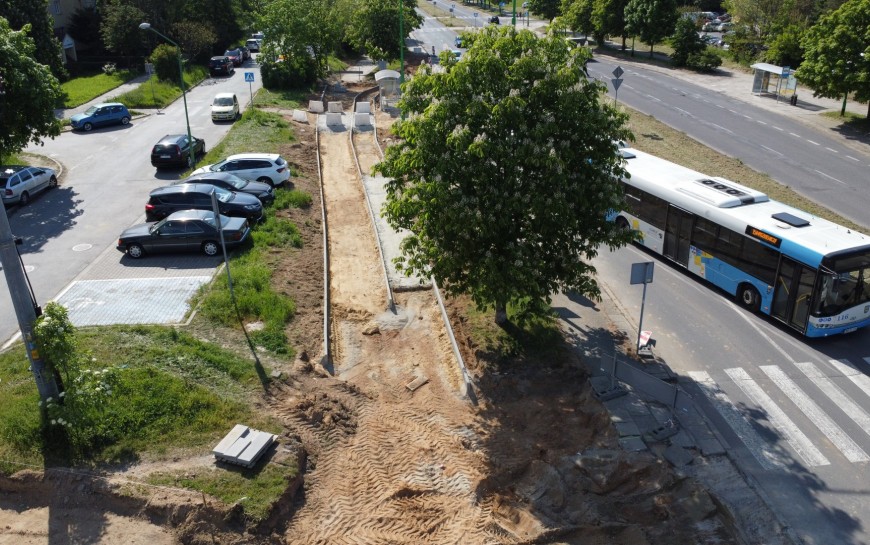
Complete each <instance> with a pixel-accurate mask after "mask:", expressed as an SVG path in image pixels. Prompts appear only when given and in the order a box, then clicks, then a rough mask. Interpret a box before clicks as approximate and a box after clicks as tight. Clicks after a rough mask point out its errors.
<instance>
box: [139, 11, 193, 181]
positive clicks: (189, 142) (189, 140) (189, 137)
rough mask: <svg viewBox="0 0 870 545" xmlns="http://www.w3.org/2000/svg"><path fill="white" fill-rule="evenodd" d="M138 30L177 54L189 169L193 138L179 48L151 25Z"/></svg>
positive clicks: (191, 164)
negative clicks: (149, 34) (155, 38)
mask: <svg viewBox="0 0 870 545" xmlns="http://www.w3.org/2000/svg"><path fill="white" fill-rule="evenodd" d="M139 29H140V30H150V31H151V32H153V33H154V34H157V35H158V36H160V37H161V38H163V39H164V40H166V41H167V42H169V43H171V44H172V45H174V46H175V51H176V52H177V53H178V77H179V78H181V99H182V100H183V101H184V121H185V123H186V124H187V162H188V165H190V166H191V167H192V166H194V160H195V159H194V155H193V136H192V135H191V134H190V117H188V115H187V91H186V85H185V84H184V69H183V68H182V67H181V46H180V45H178V44H177V43H175V42H173V41H172V40H170V39H169V38H167V37H166V36H164V35H163V34H161V33H159V32H157V31H156V30H154V27H152V26H151V23H142V24H140V25H139Z"/></svg>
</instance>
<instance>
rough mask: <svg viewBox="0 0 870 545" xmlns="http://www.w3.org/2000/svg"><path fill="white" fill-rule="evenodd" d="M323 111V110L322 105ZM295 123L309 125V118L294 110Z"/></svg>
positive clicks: (300, 111)
mask: <svg viewBox="0 0 870 545" xmlns="http://www.w3.org/2000/svg"><path fill="white" fill-rule="evenodd" d="M321 109H323V106H322V105H321ZM293 121H295V122H297V123H308V116H307V115H306V114H305V112H303V111H302V110H293Z"/></svg>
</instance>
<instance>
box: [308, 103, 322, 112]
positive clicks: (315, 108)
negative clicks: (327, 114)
mask: <svg viewBox="0 0 870 545" xmlns="http://www.w3.org/2000/svg"><path fill="white" fill-rule="evenodd" d="M308 111H309V112H313V113H316V114H322V113H323V102H321V101H319V100H309V101H308Z"/></svg>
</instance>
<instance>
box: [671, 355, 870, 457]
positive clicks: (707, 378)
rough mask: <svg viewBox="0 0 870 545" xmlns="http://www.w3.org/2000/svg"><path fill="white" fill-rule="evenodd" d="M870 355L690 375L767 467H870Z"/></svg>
mask: <svg viewBox="0 0 870 545" xmlns="http://www.w3.org/2000/svg"><path fill="white" fill-rule="evenodd" d="M865 370H866V371H867V372H870V357H866V358H863V362H862V363H860V364H857V365H856V364H855V363H853V362H851V361H849V360H845V359H831V360H827V361H824V362H809V361H802V362H791V363H789V364H785V365H759V366H757V367H733V368H728V369H722V370H719V371H711V372H707V371H691V372H689V373H688V374H689V376H690V377H691V378H692V380H694V381H695V383H697V385H698V386H699V387H700V389H701V391H702V392H703V393H704V395H705V396H706V397H707V398H708V399H709V401H710V403H711V404H712V406H713V407H714V408H715V409H716V411H717V412H718V413H719V415H720V416H722V418H723V419H724V420H725V421H726V422H727V423H728V425H729V426H731V428H732V429H733V430H734V432H735V433H736V435H737V436H738V437H740V439H741V441H743V443H744V444H745V445H746V447H747V448H748V449H749V451H750V452H751V453H752V455H753V456H754V457H755V459H756V460H757V461H758V463H759V464H760V465H761V466H762V467H763V468H765V469H768V470H776V469H785V468H787V467H788V466H789V465H790V464H793V463H795V462H798V463H800V464H802V465H804V466H806V467H819V466H828V465H831V464H835V463H841V462H843V461H848V462H851V463H864V462H870V454H868V451H870V376H868V375H867V374H865Z"/></svg>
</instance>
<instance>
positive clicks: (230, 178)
mask: <svg viewBox="0 0 870 545" xmlns="http://www.w3.org/2000/svg"><path fill="white" fill-rule="evenodd" d="M226 179H227V182H229V183H230V184H232V186H233V187H235V188H236V189H242V188H244V187H245V186H246V185H248V180H245V179H244V178H239V177H238V176H236V175H235V174H228V175H227V178H226Z"/></svg>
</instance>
